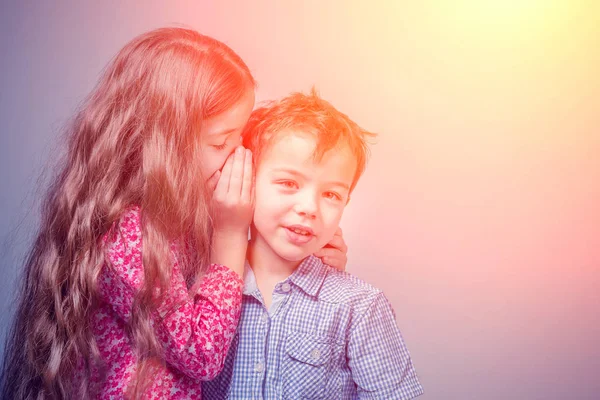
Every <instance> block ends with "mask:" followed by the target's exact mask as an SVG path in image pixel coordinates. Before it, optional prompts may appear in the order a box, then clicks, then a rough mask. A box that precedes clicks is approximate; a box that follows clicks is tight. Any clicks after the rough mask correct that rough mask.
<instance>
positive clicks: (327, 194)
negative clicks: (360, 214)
mask: <svg viewBox="0 0 600 400" xmlns="http://www.w3.org/2000/svg"><path fill="white" fill-rule="evenodd" d="M325 197H326V198H328V199H330V200H342V196H340V195H339V194H337V193H336V192H325Z"/></svg>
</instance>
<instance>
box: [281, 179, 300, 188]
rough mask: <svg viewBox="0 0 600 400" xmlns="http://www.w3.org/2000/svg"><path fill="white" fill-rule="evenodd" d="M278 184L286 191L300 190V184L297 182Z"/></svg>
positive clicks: (286, 181) (287, 181)
mask: <svg viewBox="0 0 600 400" xmlns="http://www.w3.org/2000/svg"><path fill="white" fill-rule="evenodd" d="M277 184H279V185H281V186H283V187H285V188H286V189H297V188H298V184H297V183H296V182H294V181H289V180H285V181H278V182H277Z"/></svg>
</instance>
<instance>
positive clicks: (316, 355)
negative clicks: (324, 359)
mask: <svg viewBox="0 0 600 400" xmlns="http://www.w3.org/2000/svg"><path fill="white" fill-rule="evenodd" d="M310 358H312V359H313V360H315V361H317V360H318V359H319V358H321V352H320V351H319V349H314V350H313V351H311V352H310Z"/></svg>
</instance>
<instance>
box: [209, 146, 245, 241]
mask: <svg viewBox="0 0 600 400" xmlns="http://www.w3.org/2000/svg"><path fill="white" fill-rule="evenodd" d="M215 175H217V174H215ZM217 178H218V179H219V181H218V183H217V184H216V187H215V190H214V192H213V206H214V216H213V218H214V219H213V221H214V229H215V232H218V233H239V232H243V233H244V234H246V235H247V234H248V228H249V227H250V223H251V222H252V212H253V210H254V187H253V176H252V152H251V151H250V150H247V149H244V147H243V146H239V147H238V148H237V149H236V150H235V152H233V153H232V154H231V155H230V156H229V158H228V159H227V162H225V166H224V167H223V170H222V171H221V173H220V174H219V175H217ZM210 185H211V182H209V186H210Z"/></svg>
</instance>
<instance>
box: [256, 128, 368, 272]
mask: <svg viewBox="0 0 600 400" xmlns="http://www.w3.org/2000/svg"><path fill="white" fill-rule="evenodd" d="M315 145H316V138H315V136H314V135H313V134H310V133H305V132H301V131H296V130H294V131H284V132H279V133H277V137H276V138H275V140H274V142H273V143H272V144H271V145H270V148H269V149H268V150H267V151H266V152H265V153H264V155H263V156H262V158H261V159H260V160H258V168H257V171H256V187H255V189H256V192H255V193H256V203H255V204H256V206H255V213H254V222H253V223H254V227H255V230H256V232H257V234H258V236H257V237H256V238H255V240H257V241H263V242H264V244H267V245H268V247H270V248H271V249H272V250H273V252H274V253H275V254H276V255H278V256H279V257H281V258H283V259H285V260H287V261H300V260H302V259H304V258H305V257H307V256H308V255H310V254H312V253H314V252H316V251H317V250H319V249H320V248H322V247H323V246H324V245H325V244H327V243H328V242H329V241H330V240H331V239H332V238H333V235H334V233H335V231H336V229H337V227H338V225H339V222H340V219H341V217H342V212H343V211H344V207H345V205H346V203H347V202H348V196H349V188H350V186H351V185H352V181H353V179H354V174H355V172H356V168H357V163H356V160H355V158H354V156H353V155H352V152H351V150H350V148H349V147H348V146H347V145H341V146H338V147H335V148H333V149H331V150H330V151H328V152H327V153H325V154H324V155H323V157H322V159H321V160H319V161H315V160H314V152H315Z"/></svg>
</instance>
